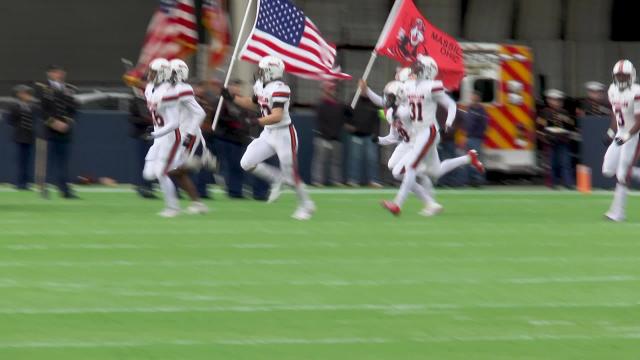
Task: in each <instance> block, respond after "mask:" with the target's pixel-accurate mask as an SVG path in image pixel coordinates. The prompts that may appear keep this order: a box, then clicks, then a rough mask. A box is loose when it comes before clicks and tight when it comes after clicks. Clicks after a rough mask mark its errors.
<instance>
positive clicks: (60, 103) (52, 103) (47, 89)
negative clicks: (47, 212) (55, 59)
mask: <svg viewBox="0 0 640 360" xmlns="http://www.w3.org/2000/svg"><path fill="white" fill-rule="evenodd" d="M66 75H67V73H66V72H65V71H64V69H63V68H62V67H60V66H57V65H51V66H49V68H48V69H47V82H46V83H37V85H38V87H37V89H38V97H39V98H40V103H41V107H42V117H43V120H44V124H45V138H46V139H47V140H48V141H49V151H48V152H49V159H50V161H49V163H50V164H51V166H50V167H49V168H52V169H55V172H56V177H55V183H56V185H57V186H58V189H59V190H60V193H61V194H62V197H63V198H65V199H77V196H76V195H75V194H74V193H73V192H72V191H71V189H70V188H69V184H68V180H69V157H70V155H71V153H70V149H71V139H72V130H73V125H74V120H73V117H74V116H75V114H76V107H77V105H76V102H75V99H74V98H73V94H74V92H75V87H74V86H72V85H70V84H67V83H65V78H66Z"/></svg>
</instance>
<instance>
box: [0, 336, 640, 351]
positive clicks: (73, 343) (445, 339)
mask: <svg viewBox="0 0 640 360" xmlns="http://www.w3.org/2000/svg"><path fill="white" fill-rule="evenodd" d="M636 339H640V333H625V334H611V335H582V334H567V335H557V334H523V335H496V336H491V335H485V336H420V337H411V338H385V337H335V338H294V337H291V338H289V337H281V338H251V337H248V338H242V339H212V340H199V339H178V340H123V341H90V340H86V341H82V340H59V341H23V342H0V349H49V348H132V347H153V346H167V345H168V346H221V345H222V346H225V345H226V346H269V345H340V344H345V345H350V344H389V343H395V344H397V343H464V342H513V341H517V342H539V341H593V340H636Z"/></svg>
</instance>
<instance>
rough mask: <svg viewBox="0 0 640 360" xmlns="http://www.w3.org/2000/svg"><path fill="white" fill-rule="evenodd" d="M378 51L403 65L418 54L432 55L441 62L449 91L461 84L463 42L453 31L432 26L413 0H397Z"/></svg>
mask: <svg viewBox="0 0 640 360" xmlns="http://www.w3.org/2000/svg"><path fill="white" fill-rule="evenodd" d="M376 52H377V53H378V54H380V55H384V56H387V57H390V58H392V59H394V60H396V61H398V62H400V63H401V64H402V65H403V66H408V65H410V64H411V63H413V62H414V61H415V60H416V57H417V56H418V54H425V55H429V56H431V57H432V58H433V59H434V60H435V61H436V63H437V64H438V69H439V73H438V79H439V80H442V82H443V83H444V86H445V87H447V89H449V90H455V89H458V88H459V87H460V81H461V80H462V78H463V76H464V61H463V57H462V48H460V44H458V42H457V41H456V40H455V39H454V38H453V37H451V36H449V34H447V33H445V32H444V31H442V30H440V29H438V28H437V27H435V26H433V25H431V23H429V22H428V21H427V19H425V17H424V16H422V14H421V13H420V11H419V10H418V9H417V8H416V5H415V4H414V3H413V1H412V0H397V1H396V3H395V4H394V6H393V9H392V10H391V13H390V14H389V18H388V19H387V23H386V24H385V26H384V29H383V30H382V34H381V35H380V39H379V40H378V44H376Z"/></svg>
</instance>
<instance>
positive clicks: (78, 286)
mask: <svg viewBox="0 0 640 360" xmlns="http://www.w3.org/2000/svg"><path fill="white" fill-rule="evenodd" d="M638 281H640V277H637V276H631V275H603V276H576V277H560V278H558V277H538V278H506V279H470V278H464V279H451V278H444V279H393V280H379V279H360V280H343V279H326V280H322V279H320V280H282V281H275V282H274V281H213V280H207V281H193V280H186V281H166V280H165V281H127V282H118V283H116V284H109V283H88V282H61V281H39V282H29V281H21V280H17V279H1V278H0V288H5V289H7V288H20V289H30V288H36V289H49V290H59V291H69V290H77V291H86V290H88V289H96V290H104V291H109V292H115V291H128V289H139V288H140V287H145V288H148V287H153V288H185V287H199V288H218V287H278V286H296V287H306V286H313V287H317V286H322V287H386V286H419V285H433V284H442V285H449V284H466V285H487V284H513V285H531V284H533V285H535V284H553V283H560V284H565V283H567V284H581V283H618V282H638ZM129 291H130V290H129ZM145 294H147V293H146V292H141V293H139V294H138V295H140V296H144V295H145ZM158 294H165V295H166V294H170V293H166V292H163V293H158ZM131 296H133V295H131Z"/></svg>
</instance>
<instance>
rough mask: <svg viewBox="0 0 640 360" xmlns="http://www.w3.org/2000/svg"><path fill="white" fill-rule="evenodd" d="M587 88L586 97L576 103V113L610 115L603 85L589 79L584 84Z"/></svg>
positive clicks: (609, 106) (609, 105) (582, 114)
mask: <svg viewBox="0 0 640 360" xmlns="http://www.w3.org/2000/svg"><path fill="white" fill-rule="evenodd" d="M585 87H586V88H587V98H586V99H583V100H582V101H581V102H580V104H579V105H578V109H577V110H576V113H577V115H578V116H580V117H582V116H589V115H595V116H609V115H611V104H609V101H608V100H607V94H606V93H605V86H604V84H601V83H599V82H597V81H589V82H588V83H586V84H585Z"/></svg>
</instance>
